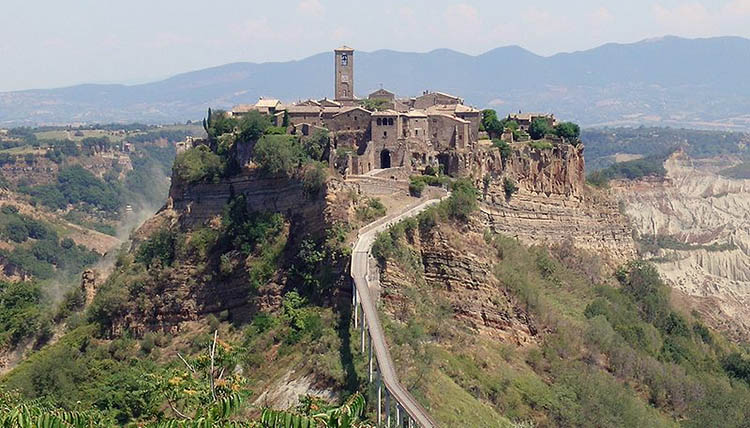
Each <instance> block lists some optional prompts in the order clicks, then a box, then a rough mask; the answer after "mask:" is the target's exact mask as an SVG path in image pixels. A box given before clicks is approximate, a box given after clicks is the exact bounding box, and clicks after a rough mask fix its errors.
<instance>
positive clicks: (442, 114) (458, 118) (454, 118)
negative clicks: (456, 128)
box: [428, 113, 470, 123]
mask: <svg viewBox="0 0 750 428" xmlns="http://www.w3.org/2000/svg"><path fill="white" fill-rule="evenodd" d="M428 115H429V116H430V117H433V116H440V117H447V118H448V119H451V120H453V121H455V122H458V123H470V122H469V121H468V120H464V119H461V118H460V117H456V116H453V115H451V114H445V113H428Z"/></svg>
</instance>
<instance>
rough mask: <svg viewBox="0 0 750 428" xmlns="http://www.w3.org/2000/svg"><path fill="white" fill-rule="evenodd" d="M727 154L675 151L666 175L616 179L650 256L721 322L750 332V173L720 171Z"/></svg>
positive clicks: (739, 332) (740, 334)
mask: <svg viewBox="0 0 750 428" xmlns="http://www.w3.org/2000/svg"><path fill="white" fill-rule="evenodd" d="M731 164H732V162H731V160H728V159H702V160H695V159H690V158H689V157H688V156H687V155H686V154H685V153H683V152H676V153H675V154H674V155H672V156H671V157H670V158H669V159H667V161H666V162H665V164H664V166H665V168H666V170H667V174H666V177H664V178H663V179H660V178H644V179H641V180H637V181H620V182H617V183H614V184H613V188H614V190H615V191H616V193H617V195H618V197H619V198H620V199H621V200H622V203H623V204H624V206H625V207H626V209H625V211H626V213H627V215H628V217H629V218H630V219H631V222H632V224H633V227H634V229H635V230H636V231H637V232H638V234H639V235H640V236H641V242H642V245H643V249H644V255H645V256H646V257H650V258H652V260H653V261H654V262H655V263H656V264H657V267H658V268H659V272H660V273H661V275H662V277H663V278H665V280H666V281H667V282H668V283H669V284H670V285H671V286H672V287H673V288H675V289H676V290H677V291H678V292H679V293H682V294H684V295H686V296H687V298H688V300H690V301H691V302H692V303H691V305H693V306H694V307H696V308H697V309H698V310H699V312H701V313H702V314H703V315H704V316H705V317H706V319H707V320H708V321H709V322H710V323H711V324H713V325H714V326H718V327H722V328H723V329H724V330H727V331H728V332H729V333H730V334H731V335H732V336H733V337H734V338H737V339H742V340H746V339H747V337H750V323H748V321H747V320H748V317H750V310H748V304H749V303H750V232H748V231H750V222H749V220H748V217H747V213H748V212H750V180H739V179H730V178H726V177H723V176H721V175H719V174H718V172H719V171H720V170H722V169H724V168H726V167H728V166H731Z"/></svg>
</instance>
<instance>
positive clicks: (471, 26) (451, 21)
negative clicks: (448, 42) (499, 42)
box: [437, 3, 482, 35]
mask: <svg viewBox="0 0 750 428" xmlns="http://www.w3.org/2000/svg"><path fill="white" fill-rule="evenodd" d="M442 21H443V26H442V27H441V28H438V29H437V31H440V32H443V31H446V30H448V31H452V32H455V33H458V34H462V35H476V34H479V33H480V32H481V29H482V28H481V27H482V22H481V18H480V17H479V11H478V10H477V9H476V8H475V7H474V6H471V5H468V4H466V3H458V4H455V5H453V6H451V7H449V8H447V9H446V10H445V12H444V13H443V19H442Z"/></svg>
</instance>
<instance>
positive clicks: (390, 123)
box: [388, 118, 393, 126]
mask: <svg viewBox="0 0 750 428" xmlns="http://www.w3.org/2000/svg"><path fill="white" fill-rule="evenodd" d="M388 126H393V118H389V119H388Z"/></svg>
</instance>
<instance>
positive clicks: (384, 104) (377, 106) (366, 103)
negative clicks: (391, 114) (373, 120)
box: [359, 98, 391, 111]
mask: <svg viewBox="0 0 750 428" xmlns="http://www.w3.org/2000/svg"><path fill="white" fill-rule="evenodd" d="M359 105H361V106H362V107H363V108H365V109H367V110H370V111H383V110H388V109H389V108H391V103H390V102H389V101H388V100H384V99H379V98H375V99H370V98H366V99H363V100H360V101H359Z"/></svg>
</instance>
